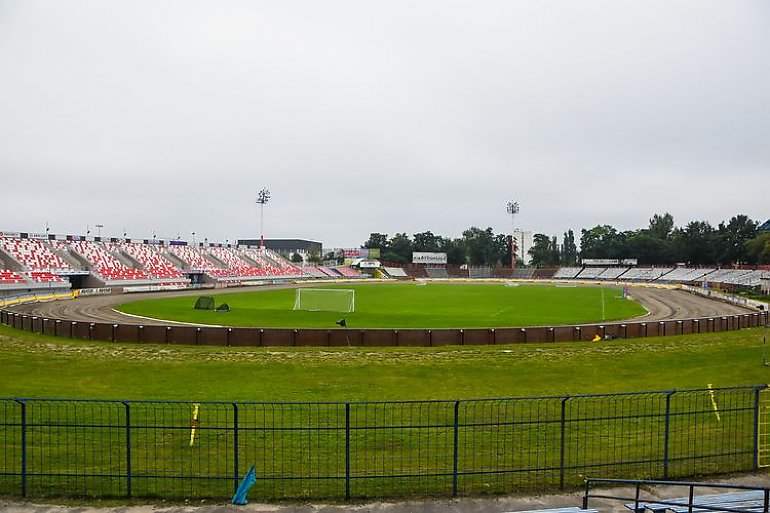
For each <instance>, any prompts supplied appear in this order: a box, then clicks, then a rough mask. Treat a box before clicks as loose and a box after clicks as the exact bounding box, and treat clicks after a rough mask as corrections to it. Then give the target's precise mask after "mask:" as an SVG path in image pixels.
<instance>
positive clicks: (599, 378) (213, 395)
mask: <svg viewBox="0 0 770 513" xmlns="http://www.w3.org/2000/svg"><path fill="white" fill-rule="evenodd" d="M762 335H763V331H762V329H761V328H757V329H744V330H740V331H731V332H723V333H708V334H700V335H687V336H675V337H661V338H649V339H628V340H613V341H602V342H569V343H556V344H522V345H508V346H473V347H463V346H447V347H441V348H424V347H409V348H406V347H398V348H370V347H369V348H356V347H340V348H256V347H254V348H249V347H216V346H197V347H193V346H190V347H187V346H178V345H151V344H142V345H132V344H116V343H110V342H89V341H75V340H69V339H61V338H54V337H48V336H43V335H37V334H32V333H27V332H22V331H18V330H14V329H11V328H8V327H5V326H0V369H2V379H0V397H65V398H113V399H178V400H190V401H206V400H222V401H377V400H413V399H418V400H419V399H459V398H483V397H514V396H537V395H553V394H586V393H607V392H627V391H638V390H663V389H674V388H676V389H685V388H700V387H705V386H706V385H707V384H712V385H713V386H715V387H721V386H732V385H753V384H758V383H767V382H768V381H769V380H770V379H769V378H770V367H766V366H764V365H762Z"/></svg>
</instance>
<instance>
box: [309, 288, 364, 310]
mask: <svg viewBox="0 0 770 513" xmlns="http://www.w3.org/2000/svg"><path fill="white" fill-rule="evenodd" d="M303 295H304V296H305V301H304V304H303V300H302V296H303ZM309 296H316V297H319V296H321V297H324V296H325V298H326V299H331V298H334V300H333V301H330V302H329V303H325V302H324V300H323V299H322V300H316V301H314V300H311V299H309ZM294 310H305V311H308V312H343V313H352V312H355V311H356V291H355V290H353V289H311V288H306V287H299V288H297V289H296V292H295V294H294Z"/></svg>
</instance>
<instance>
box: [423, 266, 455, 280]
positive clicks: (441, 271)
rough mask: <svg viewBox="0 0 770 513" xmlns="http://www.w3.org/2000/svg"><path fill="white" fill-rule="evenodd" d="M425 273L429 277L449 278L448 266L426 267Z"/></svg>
mask: <svg viewBox="0 0 770 513" xmlns="http://www.w3.org/2000/svg"><path fill="white" fill-rule="evenodd" d="M425 273H426V274H427V275H428V278H449V273H448V272H447V270H446V267H426V268H425Z"/></svg>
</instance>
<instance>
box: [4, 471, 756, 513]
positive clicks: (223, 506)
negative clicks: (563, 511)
mask: <svg viewBox="0 0 770 513" xmlns="http://www.w3.org/2000/svg"><path fill="white" fill-rule="evenodd" d="M719 482H720V483H732V484H741V485H749V486H760V487H770V476H768V475H767V473H762V474H757V475H746V476H739V477H734V478H731V479H723V480H719ZM634 491H635V490H634V489H633V488H613V489H611V490H602V492H605V493H606V494H607V495H614V496H624V497H633V496H634ZM593 492H594V493H598V492H600V490H594V491H593ZM720 492H724V490H718V489H713V488H712V489H711V490H699V491H698V492H696V493H698V494H701V495H705V494H707V493H720ZM686 496H687V489H686V488H683V487H681V486H679V487H674V486H660V487H656V488H655V489H653V490H646V489H645V490H644V491H643V496H642V497H645V498H659V499H666V498H679V497H686ZM582 498H583V493H582V492H573V493H567V494H557V495H556V494H555V495H541V496H537V497H496V498H491V499H490V498H462V499H437V500H431V501H424V502H417V501H412V502H406V501H405V502H377V503H368V504H259V503H251V502H250V503H249V504H247V505H245V506H233V505H230V504H228V503H225V502H224V501H223V502H222V503H219V504H209V503H203V504H202V503H201V502H200V501H190V502H188V503H186V504H184V505H163V504H155V505H132V506H119V507H98V506H93V507H90V506H78V507H72V506H56V505H46V504H35V503H32V502H11V501H4V500H2V499H0V511H3V512H5V513H232V512H236V511H238V512H244V513H502V512H509V511H528V510H536V509H545V508H562V507H575V506H578V507H579V506H580V505H581V503H582ZM588 505H589V507H591V508H595V509H598V510H599V511H600V512H601V513H629V510H628V509H626V508H625V507H624V506H623V502H622V501H611V500H607V499H593V500H591V501H590V502H589V504H588Z"/></svg>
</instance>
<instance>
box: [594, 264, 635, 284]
mask: <svg viewBox="0 0 770 513" xmlns="http://www.w3.org/2000/svg"><path fill="white" fill-rule="evenodd" d="M626 271H628V267H608V268H606V269H605V270H604V271H603V272H602V273H601V274H599V276H597V277H596V279H598V280H602V281H612V280H618V279H620V278H621V276H623V274H625V272H626Z"/></svg>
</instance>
